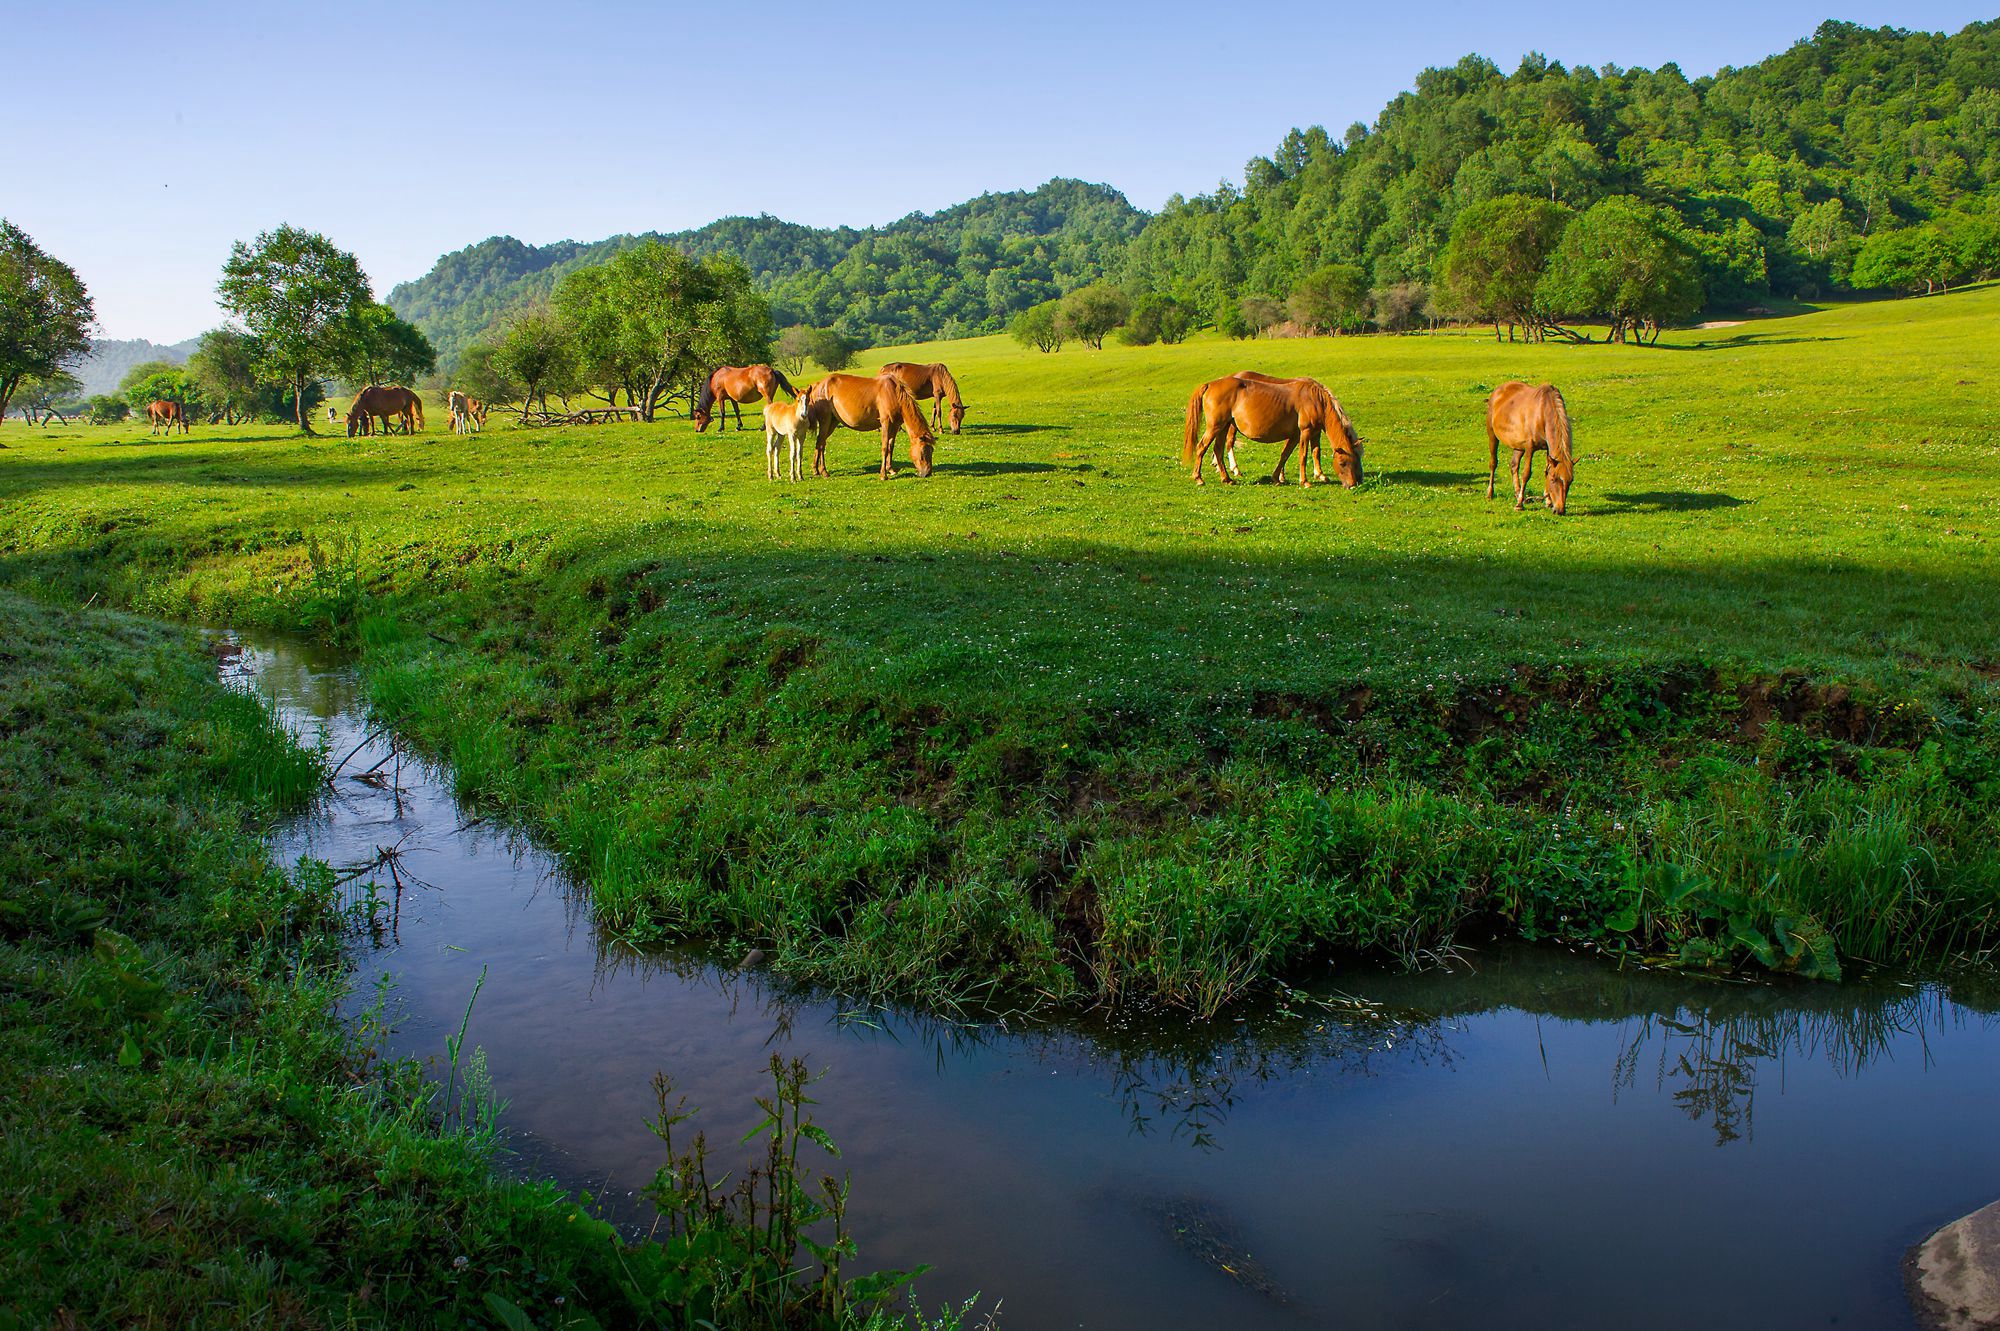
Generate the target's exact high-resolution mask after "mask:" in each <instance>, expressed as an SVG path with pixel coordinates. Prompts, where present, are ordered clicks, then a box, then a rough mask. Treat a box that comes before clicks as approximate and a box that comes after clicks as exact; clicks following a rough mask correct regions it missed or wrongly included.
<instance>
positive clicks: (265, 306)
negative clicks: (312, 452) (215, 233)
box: [218, 226, 373, 434]
mask: <svg viewBox="0 0 2000 1331" xmlns="http://www.w3.org/2000/svg"><path fill="white" fill-rule="evenodd" d="M218 290H219V292H220V294H221V296H222V303H223V305H224V307H225V308H227V309H228V310H229V311H230V312H231V313H232V314H234V315H236V317H237V318H239V319H241V320H242V321H243V324H244V326H245V327H246V328H247V329H248V330H249V331H250V333H251V335H252V336H253V337H255V338H256V339H257V346H258V350H259V355H260V363H261V365H262V367H263V369H264V371H265V372H266V373H268V374H269V375H271V376H272V377H273V378H276V379H279V380H282V381H283V382H284V384H285V385H286V387H287V389H288V390H289V392H290V394H291V399H292V409H293V412H294V416H295V419H296V420H297V422H298V427H299V429H300V431H301V432H303V433H305V434H311V433H312V432H313V429H312V425H311V424H310V423H309V422H308V420H307V417H306V411H307V405H306V402H307V398H308V396H309V395H311V394H312V393H313V392H314V390H315V389H316V387H317V384H318V381H319V380H320V379H321V378H323V377H325V376H326V375H329V374H333V373H337V372H338V371H339V369H340V365H341V360H342V357H343V355H344V354H345V353H346V351H347V349H348V346H347V339H348V337H349V336H350V335H351V332H352V329H353V320H354V319H355V317H356V311H357V310H358V309H359V308H360V307H361V306H363V305H366V304H368V303H369V302H370V301H371V300H372V299H373V296H372V293H371V292H370V291H369V289H368V278H367V275H366V274H364V273H363V272H362V271H361V265H360V264H359V263H357V262H356V261H355V258H354V256H353V255H352V254H349V253H348V252H347V251H346V250H343V249H341V248H339V247H338V246H336V245H335V244H334V243H333V242H332V241H330V240H328V239H327V238H326V237H325V236H322V235H319V234H318V233H316V232H311V231H303V230H300V229H299V228H298V227H294V226H281V227H279V228H278V229H277V230H276V231H266V232H263V233H262V234H260V235H259V236H258V237H257V239H256V240H255V241H253V242H251V243H249V244H245V243H244V242H243V241H240V240H239V241H237V242H236V244H235V245H234V246H233V247H232V248H231V250H230V253H229V261H228V262H227V263H225V264H224V265H223V266H222V282H221V285H220V286H219V288H218Z"/></svg>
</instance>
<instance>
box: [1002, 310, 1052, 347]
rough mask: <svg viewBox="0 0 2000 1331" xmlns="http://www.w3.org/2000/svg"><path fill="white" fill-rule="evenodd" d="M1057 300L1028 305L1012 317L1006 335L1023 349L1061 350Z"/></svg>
mask: <svg viewBox="0 0 2000 1331" xmlns="http://www.w3.org/2000/svg"><path fill="white" fill-rule="evenodd" d="M1061 305H1062V302H1061V301H1059V300H1045V301H1043V302H1042V303H1041V304H1039V305H1030V306H1029V307H1028V308H1027V309H1025V310H1022V311H1021V312H1020V313H1019V314H1017V315H1015V316H1014V319H1013V322H1012V323H1010V324H1008V325H1007V332H1008V334H1009V335H1010V336H1011V337H1013V339H1014V340H1015V341H1016V342H1019V343H1020V344H1021V345H1022V346H1024V347H1033V348H1034V349H1035V350H1037V351H1040V352H1044V353H1046V352H1051V351H1060V350H1062V344H1063V334H1064V332H1065V329H1064V327H1063V321H1062V320H1061V319H1060V318H1059V317H1058V315H1057V312H1058V310H1059V309H1060V308H1061Z"/></svg>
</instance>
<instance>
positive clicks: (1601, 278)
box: [1537, 197, 1702, 342]
mask: <svg viewBox="0 0 2000 1331" xmlns="http://www.w3.org/2000/svg"><path fill="white" fill-rule="evenodd" d="M1537 299H1538V301H1539V302H1540V303H1541V304H1542V305H1543V306H1544V307H1545V308H1547V309H1548V310H1551V311H1553V312H1556V313H1559V314H1562V315H1567V316H1570V317H1582V318H1589V317H1596V318H1602V319H1606V320H1608V321H1609V322H1610V324H1611V330H1610V332H1608V333H1606V334H1605V340H1606V341H1617V342H1623V341H1625V340H1626V339H1627V334H1628V333H1633V332H1641V331H1643V330H1647V329H1650V330H1651V331H1652V334H1653V336H1654V337H1656V338H1657V337H1658V336H1659V330H1660V328H1661V327H1662V326H1664V325H1666V324H1668V323H1672V322H1675V321H1678V320H1681V319H1685V318H1687V317H1688V316H1689V315H1691V314H1693V313H1694V312H1695V311H1696V310H1698V309H1700V308H1701V302H1702V284H1701V268H1700V264H1699V263H1698V261H1697V260H1696V257H1695V254H1694V251H1693V249H1692V248H1691V247H1690V246H1689V245H1688V243H1687V242H1686V241H1685V240H1683V239H1682V238H1681V236H1680V234H1679V231H1678V228H1677V227H1676V226H1675V224H1674V217H1673V214H1672V213H1670V212H1668V211H1667V210H1665V209H1663V208H1660V207H1657V206H1655V205H1653V204H1649V203H1641V202H1640V201H1638V200H1637V199H1628V198H1622V197H1613V198H1608V199H1604V200H1601V201H1599V202H1598V203H1596V204H1593V205H1592V206H1591V208H1590V210H1589V211H1588V212H1585V213H1581V214H1579V215H1578V216H1576V217H1575V218H1573V219H1571V221H1570V223H1569V225H1568V226H1567V227H1565V228H1564V229H1563V237H1562V241H1561V243H1560V244H1558V245H1557V246H1556V248H1555V252H1554V254H1552V255H1551V256H1550V259H1549V268H1548V272H1547V273H1545V274H1544V275H1543V277H1542V281H1541V284H1540V286H1539V288H1538V294H1537Z"/></svg>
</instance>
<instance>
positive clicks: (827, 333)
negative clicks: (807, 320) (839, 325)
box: [806, 328, 861, 374]
mask: <svg viewBox="0 0 2000 1331" xmlns="http://www.w3.org/2000/svg"><path fill="white" fill-rule="evenodd" d="M860 350H861V349H860V348H859V347H857V346H855V345H854V343H853V342H852V341H851V340H849V339H848V337H847V336H846V335H845V334H843V333H837V332H835V331H834V330H833V329H831V328H816V329H814V330H813V333H812V336H811V337H809V338H807V339H806V354H807V355H809V356H811V357H812V358H813V359H814V360H816V361H818V362H819V366H820V368H821V369H823V370H825V371H827V372H828V373H831V374H837V373H839V372H840V371H842V370H844V369H846V368H847V367H848V366H850V365H852V364H854V357H855V356H856V355H857V354H858V353H859V352H860Z"/></svg>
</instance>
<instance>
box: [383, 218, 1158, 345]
mask: <svg viewBox="0 0 2000 1331" xmlns="http://www.w3.org/2000/svg"><path fill="white" fill-rule="evenodd" d="M1146 217H1147V214H1145V213H1143V212H1141V211H1140V210H1138V209H1137V208H1134V207H1133V206H1132V205H1131V203H1130V202H1128V201H1127V200H1126V198H1125V196H1124V195H1123V194H1121V193H1119V192H1118V191H1117V190H1115V189H1112V188H1111V187H1110V186H1108V185H1093V184H1089V183H1086V182H1084V181H1080V180H1051V181H1049V182H1048V183H1047V184H1044V185H1042V186H1040V187H1039V188H1037V189H1034V190H1017V191H1011V192H1007V193H1000V194H982V195H980V196H979V197H978V198H976V199H972V200H969V201H967V202H965V203H961V204H958V205H956V206H954V207H951V208H946V209H943V210H941V211H939V212H935V213H911V214H910V215H909V216H907V217H904V218H901V219H899V220H898V221H895V222H891V223H889V224H888V225H887V226H882V227H861V228H857V227H825V228H822V227H809V226H802V225H800V224H799V223H796V222H787V221H784V220H782V219H780V218H776V217H771V216H768V215H766V216H762V217H725V218H723V219H721V220H720V221H716V222H711V223H709V224H708V225H707V226H704V227H700V228H698V229H696V230H693V231H679V232H671V233H664V234H662V233H658V232H648V233H645V234H643V235H636V236H635V235H622V236H612V237H609V238H608V239H605V240H600V241H595V242H579V241H573V240H563V241H556V242H554V243H553V244H549V245H528V244H524V243H522V242H521V241H519V240H516V239H514V238H513V237H512V236H494V237H491V238H490V239H487V240H483V241H480V242H479V243H478V244H476V245H471V246H468V247H466V248H465V249H462V250H457V251H454V252H453V253H451V254H447V255H445V256H444V257H443V258H441V259H439V260H438V261H437V263H436V265H434V266H433V267H432V268H431V271H430V272H428V273H426V274H425V275H424V276H423V277H421V278H418V279H416V280H415V281H412V282H404V283H400V284H398V285H397V286H396V287H395V288H394V289H393V290H392V291H390V292H389V298H388V303H389V305H390V306H391V307H392V308H393V309H394V310H395V311H396V312H397V313H398V314H400V315H401V316H402V317H403V318H405V319H408V320H409V321H410V322H411V323H414V324H415V325H417V327H419V328H421V329H423V330H424V332H425V334H427V335H428V336H429V337H430V339H431V341H432V343H433V344H434V345H435V346H436V347H437V348H438V352H439V355H440V357H441V359H443V360H444V361H445V362H447V363H449V362H450V361H451V360H452V359H453V358H454V357H455V356H457V355H458V353H459V352H461V351H463V350H464V349H465V347H466V346H467V345H469V344H470V343H471V342H473V341H474V340H476V339H477V338H478V337H479V335H480V334H481V333H483V332H484V331H485V330H486V329H487V328H488V327H489V326H491V325H492V324H493V323H494V321H495V320H496V319H498V318H500V317H502V316H504V315H505V314H507V313H509V312H511V311H513V310H515V309H519V308H521V307H522V306H524V305H527V304H529V303H531V302H533V301H535V300H539V299H545V298H546V297H547V296H548V295H549V294H550V293H551V292H552V291H554V289H555V286H556V283H557V282H558V281H560V280H561V279H562V277H563V276H564V275H565V274H567V273H570V272H573V271H575V270H576V269H578V268H581V267H584V266H586V265H588V264H593V263H601V262H603V261H604V260H606V259H609V258H612V257H614V256H616V255H618V254H620V253H622V252H623V251H625V250H628V249H630V248H632V247H633V246H635V245H638V244H640V243H642V242H643V241H645V240H647V239H649V238H653V237H657V238H659V239H661V240H664V241H666V242H667V243H668V244H670V245H675V246H678V247H679V248H681V249H683V250H686V251H687V252H688V253H689V254H692V255H695V256H696V257H707V256H708V255H711V254H718V253H729V254H734V255H736V256H737V257H738V258H740V259H742V260H743V262H744V263H745V264H746V265H748V267H749V268H750V271H751V273H752V274H753V276H754V277H755V279H756V282H757V285H758V287H759V288H760V289H761V290H763V291H764V293H765V294H766V295H767V296H768V297H769V298H770V300H771V303H772V314H773V316H774V318H775V319H776V322H777V324H778V325H779V326H780V327H783V326H784V325H786V324H791V323H806V324H812V325H814V326H820V327H826V326H834V325H838V326H839V327H840V328H841V329H842V331H844V332H847V333H849V334H851V335H853V336H855V337H858V338H860V339H862V340H863V341H866V342H869V343H874V344H883V343H891V342H908V341H914V340H917V339H919V338H924V337H935V336H939V335H943V334H947V333H958V334H970V333H976V332H991V331H994V330H996V329H998V328H1000V327H1002V326H1004V324H1005V322H1006V320H1007V319H1008V318H1010V317H1012V316H1013V315H1014V314H1015V313H1017V312H1019V311H1020V310H1023V309H1026V308H1027V307H1028V306H1029V305H1032V304H1034V303H1035V302H1037V301H1040V300H1046V299H1048V298H1050V297H1052V296H1055V295H1059V294H1061V293H1062V292H1063V291H1066V290H1068V289H1069V288H1070V287H1072V286H1076V285H1080V284H1081V283H1083V282H1087V281H1090V280H1092V279H1093V278H1094V277H1096V276H1097V275H1099V274H1100V273H1102V272H1104V271H1105V270H1106V269H1107V268H1108V267H1110V266H1111V265H1113V264H1115V263H1116V261H1117V258H1118V255H1119V254H1120V253H1122V251H1123V250H1124V247H1125V246H1126V245H1127V244H1128V243H1129V242H1130V241H1131V239H1132V237H1134V236H1136V235H1137V234H1138V233H1139V231H1140V229H1141V228H1142V227H1143V226H1144V224H1145V222H1146ZM891 273H893V274H896V275H897V276H898V277H899V278H902V279H911V278H913V279H915V280H900V281H897V282H895V283H894V284H891V283H890V282H888V281H886V280H885V275H887V274H891Z"/></svg>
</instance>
